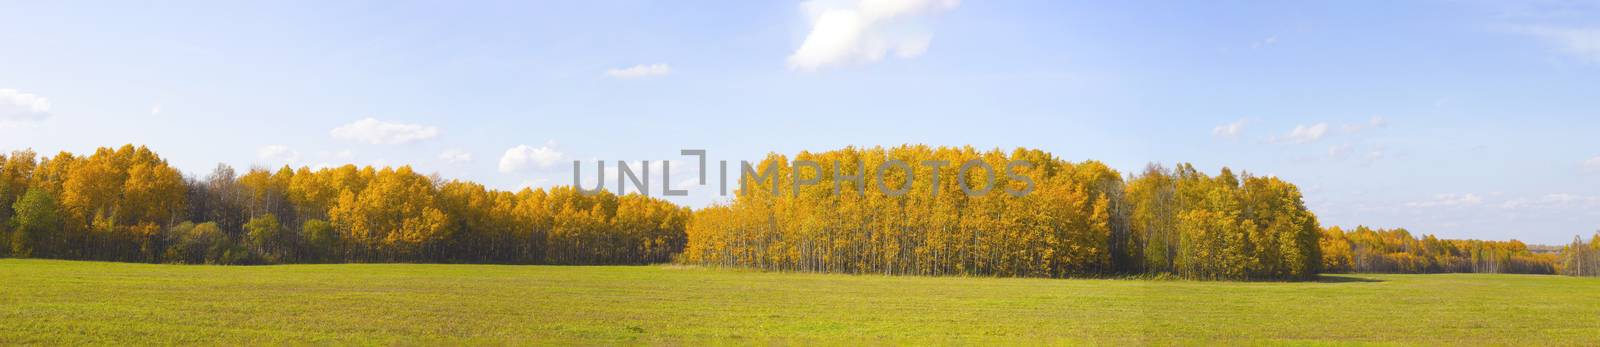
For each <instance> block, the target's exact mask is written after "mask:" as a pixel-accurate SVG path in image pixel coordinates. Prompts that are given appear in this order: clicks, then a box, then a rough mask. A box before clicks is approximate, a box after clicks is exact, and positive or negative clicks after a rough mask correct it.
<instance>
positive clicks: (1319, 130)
mask: <svg viewBox="0 0 1600 347" xmlns="http://www.w3.org/2000/svg"><path fill="white" fill-rule="evenodd" d="M1327 134H1328V123H1317V124H1314V125H1310V126H1307V125H1296V126H1295V127H1294V129H1293V130H1289V134H1288V135H1284V136H1283V137H1275V138H1273V139H1272V142H1293V143H1312V142H1317V140H1321V139H1322V136H1323V135H1327Z"/></svg>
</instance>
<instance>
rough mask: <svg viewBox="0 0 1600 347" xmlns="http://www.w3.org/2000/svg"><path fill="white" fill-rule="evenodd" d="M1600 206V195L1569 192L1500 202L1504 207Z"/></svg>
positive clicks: (1501, 206)
mask: <svg viewBox="0 0 1600 347" xmlns="http://www.w3.org/2000/svg"><path fill="white" fill-rule="evenodd" d="M1595 206H1600V197H1597V196H1584V195H1578V194H1569V193H1556V194H1547V195H1545V196H1541V197H1539V198H1536V199H1530V198H1519V199H1512V200H1508V201H1506V202H1505V203H1502V204H1500V208H1504V209H1523V208H1533V209H1552V208H1567V207H1595Z"/></svg>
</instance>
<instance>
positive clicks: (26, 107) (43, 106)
mask: <svg viewBox="0 0 1600 347" xmlns="http://www.w3.org/2000/svg"><path fill="white" fill-rule="evenodd" d="M49 116H50V99H49V98H45V97H42V96H38V95H34V94H30V93H23V92H21V91H18V90H16V89H0V123H4V122H27V121H39V120H44V119H45V118H46V117H49Z"/></svg>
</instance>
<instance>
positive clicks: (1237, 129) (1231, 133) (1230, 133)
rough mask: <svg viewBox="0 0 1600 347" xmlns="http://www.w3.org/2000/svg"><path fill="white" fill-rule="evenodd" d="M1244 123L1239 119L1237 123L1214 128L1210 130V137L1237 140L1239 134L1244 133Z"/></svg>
mask: <svg viewBox="0 0 1600 347" xmlns="http://www.w3.org/2000/svg"><path fill="white" fill-rule="evenodd" d="M1244 121H1245V120H1244V119H1240V120H1238V121H1234V122H1233V123H1228V124H1223V125H1218V126H1217V127H1215V128H1211V136H1216V137H1225V138H1230V139H1236V138H1239V133H1241V132H1243V131H1244Z"/></svg>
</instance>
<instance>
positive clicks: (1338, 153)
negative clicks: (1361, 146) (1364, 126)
mask: <svg viewBox="0 0 1600 347" xmlns="http://www.w3.org/2000/svg"><path fill="white" fill-rule="evenodd" d="M1351 147H1354V146H1352V145H1350V144H1348V143H1346V144H1342V145H1334V146H1333V147H1328V156H1329V157H1334V158H1343V157H1344V156H1345V154H1349V153H1350V148H1351Z"/></svg>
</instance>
